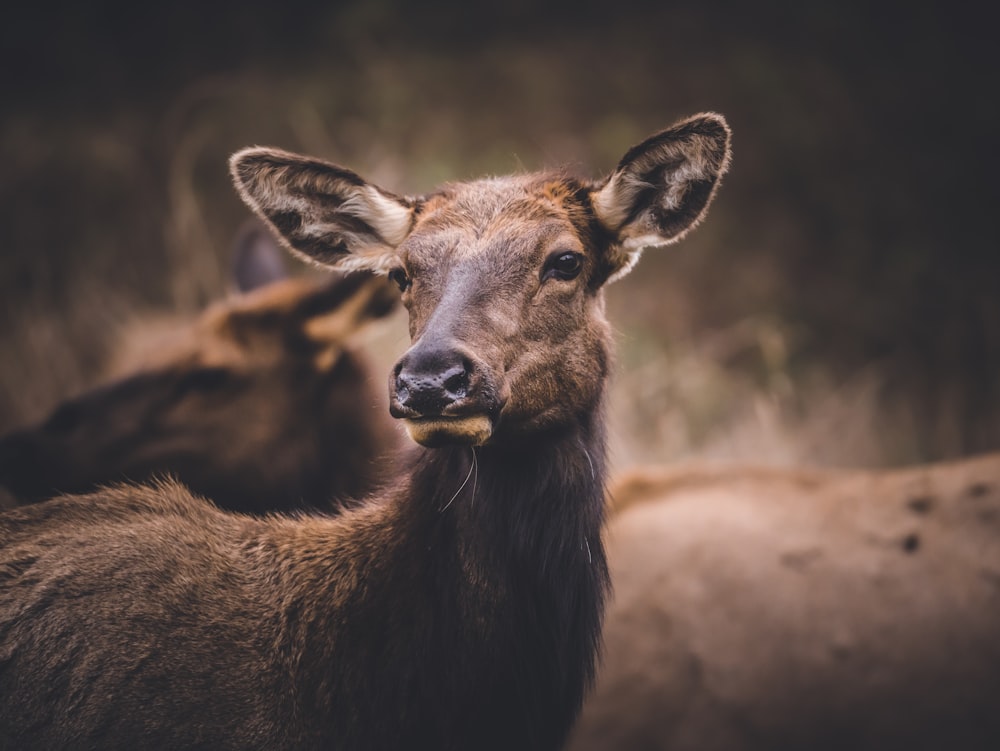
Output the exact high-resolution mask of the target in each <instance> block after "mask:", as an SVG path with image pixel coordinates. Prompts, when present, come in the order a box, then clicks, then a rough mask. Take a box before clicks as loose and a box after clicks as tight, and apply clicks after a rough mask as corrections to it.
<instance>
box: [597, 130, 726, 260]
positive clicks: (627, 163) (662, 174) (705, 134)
mask: <svg viewBox="0 0 1000 751" xmlns="http://www.w3.org/2000/svg"><path fill="white" fill-rule="evenodd" d="M729 141H730V130H729V126H728V125H727V124H726V120H725V118H723V117H722V115H717V114H714V113H706V114H701V115H695V116H694V117H691V118H688V119H687V120H683V121H681V122H679V123H677V124H676V125H674V126H673V127H671V128H668V129H667V130H664V131H661V132H660V133H657V134H656V135H654V136H651V137H649V138H647V139H646V140H645V141H643V142H642V143H640V144H639V145H638V146H633V147H632V148H631V149H629V151H628V153H627V154H625V156H624V157H623V158H622V160H621V162H619V164H618V167H617V168H616V169H615V171H614V172H613V173H612V174H611V176H610V177H608V178H607V180H605V181H604V182H603V183H600V184H598V185H596V186H595V188H594V190H592V191H591V202H592V204H593V207H594V213H595V214H596V215H597V218H598V220H599V221H600V222H601V224H602V225H604V227H605V228H606V229H608V230H609V231H610V232H611V233H612V234H613V235H614V236H616V237H617V243H616V245H615V247H613V248H612V249H611V253H612V258H611V262H612V265H613V267H614V269H615V271H614V272H613V274H612V276H611V280H614V279H618V278H620V277H622V276H624V275H625V274H627V273H628V272H629V271H630V270H631V269H632V266H634V265H635V262H636V261H638V260H639V254H640V253H641V252H642V250H643V248H647V247H650V246H655V245H667V244H669V243H672V242H676V241H677V240H680V239H681V238H682V237H684V235H685V234H687V232H688V231H689V230H691V229H692V228H694V227H695V226H697V225H698V223H699V222H700V221H701V220H702V218H703V217H704V216H705V213H706V212H707V211H708V205H709V203H711V201H712V198H713V196H714V195H715V190H716V188H717V187H718V185H719V180H720V179H721V178H722V175H723V174H725V172H726V169H727V168H728V167H729Z"/></svg>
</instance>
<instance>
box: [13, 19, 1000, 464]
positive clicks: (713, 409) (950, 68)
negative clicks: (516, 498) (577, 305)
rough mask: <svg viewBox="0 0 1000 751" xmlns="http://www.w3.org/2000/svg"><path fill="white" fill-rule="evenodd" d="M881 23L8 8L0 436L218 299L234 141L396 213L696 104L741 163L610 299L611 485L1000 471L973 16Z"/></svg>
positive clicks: (614, 151)
mask: <svg viewBox="0 0 1000 751" xmlns="http://www.w3.org/2000/svg"><path fill="white" fill-rule="evenodd" d="M875 5H876V4H862V3H844V2H830V1H828V0H824V1H823V2H812V3H810V2H804V3H792V2H788V3H764V4H760V3H757V4H749V3H745V4H741V3H717V2H706V3H700V4H697V5H694V4H690V5H685V6H681V5H677V6H672V5H671V4H669V3H657V4H652V3H636V2H628V1H627V0H623V1H620V2H616V3H600V4H598V3H589V2H579V1H578V2H572V3H570V2H565V1H562V2H555V3H549V4H545V5H544V6H539V5H538V4H536V3H530V2H527V0H514V1H512V2H507V3H503V4H496V6H497V7H491V8H490V10H489V11H488V12H487V11H484V10H482V9H480V8H476V7H475V6H474V5H473V4H468V3H459V2H457V1H454V0H452V1H446V0H430V1H429V2H425V3H422V4H419V10H418V9H417V6H413V7H411V4H407V3H402V2H398V1H395V2H393V1H391V0H371V1H367V2H353V3H340V4H331V3H319V2H312V1H310V0H286V1H285V2H282V3H280V4H279V3H274V4H264V3H254V2H241V3H234V2H219V3H211V4H209V3H200V4H190V5H187V4H184V3H174V4H163V5H159V6H154V5H149V6H145V5H143V4H135V3H129V4H125V3H97V4H72V5H71V4H68V3H65V4H59V3H57V4H55V5H51V4H49V5H44V6H43V5H41V4H36V5H33V6H30V7H29V6H26V7H22V8H20V9H19V10H18V11H17V12H16V13H17V15H16V16H15V17H12V18H11V19H9V21H10V22H8V23H6V24H5V25H4V26H3V27H2V29H0V44H2V53H3V61H2V62H3V65H2V66H0V68H2V72H0V76H2V80H3V91H4V96H3V99H2V102H0V106H2V118H0V154H2V159H3V168H2V169H0V212H2V220H0V247H2V254H0V291H2V293H3V295H2V300H0V313H2V316H3V321H4V324H3V328H2V331H0V428H6V427H11V426H12V425H14V424H16V423H19V422H22V421H25V420H29V419H34V418H37V417H39V416H41V415H43V414H44V413H45V412H46V411H47V410H48V409H49V408H50V407H51V405H52V404H53V403H54V402H55V401H56V400H57V399H58V398H60V397H61V396H64V395H67V394H68V393H71V392H73V391H76V390H79V389H80V388H82V387H84V386H85V385H87V384H90V383H93V381H94V380H95V379H96V378H98V377H99V373H100V371H101V367H102V363H103V362H105V360H106V358H107V357H108V355H109V353H110V352H111V350H112V348H113V346H114V339H115V336H116V332H118V331H119V330H120V329H121V327H122V326H123V325H125V324H126V323H127V322H129V321H131V320H133V319H136V318H142V317H143V316H146V315H150V314H152V313H153V312H157V311H175V312H179V313H184V312H193V311H195V310H197V309H198V308H200V307H201V306H202V305H204V304H205V303H206V302H207V301H209V300H211V299H213V298H215V297H217V296H219V295H221V294H223V293H224V292H225V288H226V266H227V254H228V249H229V243H230V240H231V238H232V237H233V235H234V234H235V231H236V228H237V226H238V225H239V223H240V222H241V221H242V220H243V219H244V218H245V216H246V211H245V210H244V209H243V208H242V206H241V204H240V203H239V201H238V199H237V198H236V197H235V194H234V193H233V191H232V189H231V188H230V186H229V179H228V176H227V174H226V168H225V160H226V157H227V156H228V154H229V153H231V152H232V151H234V150H236V149H238V148H240V147H242V146H246V145H251V144H271V145H277V146H282V147H284V148H288V149H291V150H298V151H304V152H308V153H312V154H315V155H317V156H322V157H325V158H328V159H331V160H333V161H337V162H339V163H342V164H345V165H349V166H351V167H352V168H354V169H356V170H357V171H358V172H360V173H361V174H363V175H364V176H366V177H368V178H369V179H371V180H373V181H375V182H378V183H380V184H382V185H384V186H386V187H387V188H390V189H393V190H397V191H401V192H411V193H416V192H420V191H423V190H426V189H429V188H431V187H433V186H434V185H436V184H437V183H439V182H440V181H442V180H447V179H461V178H466V177H472V176H475V175H478V174H481V173H503V172H509V171H511V170H520V169H536V168H541V167H543V166H554V165H557V164H562V163H567V162H568V163H570V164H571V165H573V166H575V167H577V168H578V169H579V171H581V172H582V173H584V174H591V175H594V176H597V175H599V174H604V173H606V172H608V171H609V170H611V169H612V168H613V167H614V165H615V163H616V161H617V159H618V158H619V157H620V156H621V155H622V154H623V153H624V152H625V150H626V149H627V148H628V147H629V146H631V145H632V144H633V143H635V142H636V141H638V140H639V139H641V138H643V137H644V136H645V135H647V134H649V133H651V132H653V131H655V130H657V129H659V128H662V127H664V126H666V125H669V124H670V123H671V122H672V121H673V120H675V119H676V118H678V117H681V116H684V115H687V114H691V113H693V112H697V111H701V110H716V111H720V112H723V113H724V114H726V116H727V117H728V118H729V119H730V122H731V124H732V126H733V129H734V133H735V143H734V155H735V158H734V164H733V169H732V172H731V175H730V177H729V178H728V179H727V181H726V184H725V186H724V188H723V190H722V192H721V194H720V197H719V200H718V201H717V203H716V205H715V207H714V209H713V211H712V216H711V218H710V220H709V221H708V222H707V223H706V224H705V226H704V227H702V228H701V229H699V230H698V231H697V232H696V233H694V235H692V236H691V238H690V239H689V240H687V241H685V243H683V244H682V245H680V246H678V247H676V248H670V249H665V250H660V251H655V252H648V253H647V254H646V257H645V258H644V260H643V262H642V264H640V266H639V269H638V271H637V272H636V273H634V274H632V275H631V276H630V277H628V278H627V279H625V280H623V281H622V282H620V283H618V284H616V285H614V286H613V287H612V288H611V289H610V290H609V307H610V312H611V315H612V317H613V320H614V322H615V325H616V327H617V329H618V331H619V332H620V361H621V367H620V371H621V372H620V374H619V377H618V380H617V383H616V388H615V392H614V397H613V409H614V419H615V422H614V427H615V436H616V443H615V446H616V451H617V453H618V458H619V464H622V463H628V462H631V461H638V460H671V459H675V458H678V457H683V456H687V455H692V454H696V455H701V456H714V457H739V458H755V459H760V460H763V461H768V462H779V463H792V462H799V461H813V462H821V463H828V464H855V465H858V464H861V465H878V464H887V463H898V462H904V461H915V460H927V459H938V458H946V457H950V456H957V455H962V454H967V453H971V452H975V451H982V450H988V449H996V448H1000V294H998V288H1000V261H998V260H997V241H996V239H995V229H994V226H993V224H994V221H993V217H994V212H995V211H996V209H995V207H996V206H997V205H998V203H997V192H998V191H997V188H996V187H995V181H994V180H993V175H992V172H993V169H994V165H995V161H996V157H995V153H996V149H995V147H994V145H993V139H994V137H995V134H996V133H997V132H998V125H1000V118H998V101H997V96H996V90H997V85H996V84H997V82H996V77H997V76H996V71H997V69H998V68H997V65H996V60H995V56H996V53H995V51H994V50H995V47H996V45H995V43H994V41H993V39H992V36H993V32H992V25H991V24H989V23H987V22H986V19H985V18H975V17H973V16H972V15H969V14H968V12H966V13H965V14H960V13H958V12H957V9H956V8H955V6H953V5H949V6H945V5H943V4H941V5H934V4H903V3H888V4H878V5H877V7H873V6H875ZM500 6H502V7H500ZM983 12H984V13H985V11H983Z"/></svg>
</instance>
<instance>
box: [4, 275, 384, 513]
mask: <svg viewBox="0 0 1000 751" xmlns="http://www.w3.org/2000/svg"><path fill="white" fill-rule="evenodd" d="M395 300H396V295H395V293H394V291H393V290H392V289H390V285H389V284H388V283H387V282H386V281H385V280H382V279H369V280H365V279H363V278H345V279H337V280H334V281H332V282H327V283H324V284H320V283H317V282H316V281H313V280H308V279H286V280H283V281H276V282H272V283H270V284H267V285H266V286H264V287H261V288H260V289H257V290H254V291H252V292H249V293H247V294H244V295H241V296H239V297H236V298H233V299H230V300H225V301H221V302H218V303H216V304H214V305H212V306H211V307H210V308H208V310H206V311H205V312H204V313H203V314H202V315H201V316H200V317H199V318H198V319H197V320H196V321H194V322H193V323H189V324H187V325H182V326H178V327H175V328H173V329H171V330H170V331H169V332H168V333H165V334H162V335H161V336H159V337H156V338H152V337H148V336H147V338H148V339H150V341H144V342H143V346H142V347H141V348H136V349H132V350H131V351H130V352H129V354H128V355H127V357H125V358H119V361H118V362H117V363H115V365H114V366H113V367H114V368H115V369H117V370H118V371H120V372H122V371H123V372H122V374H121V375H120V376H119V377H118V378H116V379H115V380H114V381H112V382H111V383H109V384H107V385H104V386H102V387H99V388H98V389H96V390H94V391H91V392H88V393H85V394H82V395H81V396H78V397H76V398H75V399H71V400H68V401H66V402H64V403H63V404H61V405H59V406H58V407H57V408H56V409H55V410H53V412H52V415H51V416H50V417H49V418H48V419H47V420H45V421H44V422H42V423H41V424H39V425H36V426H33V427H27V428H24V429H21V430H19V431H16V432H14V433H11V434H8V435H7V436H4V437H3V438H0V484H2V485H4V486H6V487H8V488H9V489H10V490H11V491H12V492H13V493H14V495H15V496H16V497H17V498H19V499H20V500H21V501H22V502H34V501H39V500H44V499H46V498H49V497H51V496H53V495H56V494H58V493H60V492H86V491H89V490H92V489H94V488H96V487H97V486H99V485H103V484H108V483H112V482H120V481H123V480H126V479H128V480H134V481H142V480H147V479H150V478H152V477H155V476H166V475H174V476H175V477H177V478H178V479H180V480H181V481H182V482H183V483H185V484H187V485H188V486H189V487H191V488H192V489H193V490H194V491H195V492H197V493H201V494H204V495H206V496H208V497H210V498H211V499H212V500H214V501H215V502H216V503H218V504H219V505H220V506H223V507H225V508H229V509H233V510H237V511H249V512H256V513H262V512H267V511H280V510H290V509H295V508H309V507H312V508H330V507H331V500H334V499H336V500H337V502H338V503H339V502H341V501H347V500H348V499H350V498H357V497H359V496H361V495H363V494H364V493H366V492H368V491H369V490H370V489H371V488H372V487H373V486H374V484H375V482H376V480H377V478H380V477H383V478H384V475H385V474H386V472H387V471H388V468H389V464H388V460H389V457H390V456H391V454H392V452H393V450H394V448H395V446H396V444H397V433H396V431H395V430H394V429H393V426H392V425H391V424H390V423H389V417H388V413H387V410H386V407H385V405H384V399H380V398H379V395H378V394H377V392H375V391H374V390H373V387H372V383H371V377H370V374H369V368H368V366H367V363H366V361H365V358H364V357H363V356H362V354H361V353H360V352H359V351H358V350H357V347H356V346H355V345H354V344H353V343H352V336H353V335H354V334H355V333H356V332H357V331H358V330H359V329H360V328H361V327H362V326H363V325H364V324H365V323H367V322H368V321H370V320H372V319H373V318H374V317H378V316H382V315H384V314H386V313H388V312H389V311H391V310H392V309H393V307H394V305H395Z"/></svg>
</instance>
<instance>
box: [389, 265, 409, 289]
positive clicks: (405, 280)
mask: <svg viewBox="0 0 1000 751" xmlns="http://www.w3.org/2000/svg"><path fill="white" fill-rule="evenodd" d="M389 279H391V280H392V281H394V282H395V283H396V286H397V287H399V291H400V292H406V290H407V289H409V287H410V277H408V276H407V275H406V272H405V271H403V269H402V267H401V266H397V267H396V268H394V269H393V270H392V271H390V272H389Z"/></svg>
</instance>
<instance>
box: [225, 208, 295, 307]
mask: <svg viewBox="0 0 1000 751" xmlns="http://www.w3.org/2000/svg"><path fill="white" fill-rule="evenodd" d="M286 257H287V254H286V253H284V252H283V251H282V250H281V248H279V247H278V243H277V241H275V239H274V236H273V235H272V234H271V233H270V232H269V231H268V229H267V228H266V227H265V226H264V225H263V223H262V222H260V221H258V220H257V219H248V220H247V221H246V222H245V223H244V225H243V226H242V227H241V228H240V231H239V232H238V233H237V235H236V240H235V241H233V254H232V261H231V265H230V276H231V283H232V285H233V287H235V289H236V291H237V292H239V293H245V292H252V291H253V290H255V289H260V288H261V287H266V286H268V285H269V284H274V283H275V282H279V281H281V280H282V279H287V278H288V271H287V270H286V269H285V258H286Z"/></svg>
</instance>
